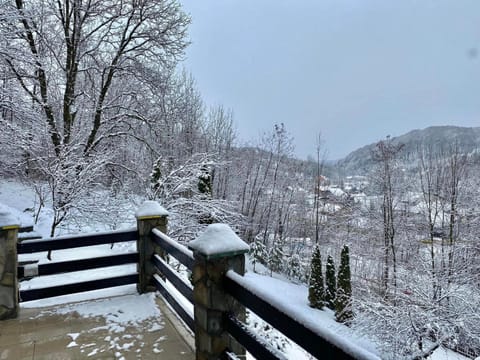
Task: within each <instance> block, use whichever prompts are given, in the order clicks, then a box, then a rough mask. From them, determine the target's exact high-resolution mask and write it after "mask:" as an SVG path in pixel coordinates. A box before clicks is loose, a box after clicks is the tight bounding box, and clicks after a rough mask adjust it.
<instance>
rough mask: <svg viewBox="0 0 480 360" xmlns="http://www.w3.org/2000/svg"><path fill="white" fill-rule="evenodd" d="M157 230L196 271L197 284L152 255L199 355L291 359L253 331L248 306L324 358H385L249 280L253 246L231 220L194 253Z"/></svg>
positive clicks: (160, 284)
mask: <svg viewBox="0 0 480 360" xmlns="http://www.w3.org/2000/svg"><path fill="white" fill-rule="evenodd" d="M151 235H152V241H153V242H155V243H156V244H157V245H158V246H159V247H160V248H161V249H162V251H165V252H166V253H168V254H170V255H172V256H173V257H175V258H176V259H177V260H178V261H179V262H180V263H181V264H183V265H184V266H185V267H186V268H187V269H189V270H192V272H193V273H192V277H191V280H192V283H193V284H194V286H193V289H192V287H191V285H190V284H188V283H187V282H186V281H185V280H183V279H181V278H180V277H179V275H178V273H176V272H175V271H174V270H173V269H172V268H171V267H170V265H169V264H168V263H167V262H166V261H165V260H164V258H165V256H164V258H162V256H159V255H158V254H157V255H154V256H153V258H152V262H153V263H154V264H155V266H156V267H157V269H158V270H159V271H160V274H157V275H155V276H154V283H155V285H156V287H157V290H159V291H160V292H161V293H162V295H163V296H164V298H165V299H166V300H167V301H168V302H169V303H170V305H171V306H172V308H173V309H174V310H175V311H176V312H177V313H178V315H179V316H180V318H181V319H182V320H183V321H184V322H185V323H186V324H187V326H188V327H189V328H190V329H191V330H192V331H194V333H195V344H196V353H197V359H207V358H235V356H238V355H244V354H245V349H246V350H247V351H248V352H249V353H250V354H251V355H253V356H254V357H255V358H257V359H262V360H263V359H266V360H269V359H285V356H284V355H283V354H282V353H281V352H279V351H278V350H277V349H274V348H272V347H270V346H269V345H268V344H267V343H265V342H264V341H262V339H261V338H259V337H258V336H257V335H256V334H254V333H252V332H251V331H249V330H248V328H247V326H246V324H245V308H248V309H250V310H252V311H253V312H255V313H256V314H257V315H258V316H260V317H261V318H262V319H263V320H265V321H266V322H268V323H269V324H270V325H272V326H273V327H275V328H276V329H277V330H279V331H280V332H282V333H283V334H284V335H285V336H287V337H288V338H290V339H291V340H293V341H294V342H296V343H297V344H298V345H299V346H301V347H302V348H303V349H305V350H306V351H307V352H308V353H310V354H311V355H313V356H315V357H317V358H319V359H320V358H321V359H362V360H379V358H378V357H377V356H376V355H374V354H371V353H370V352H368V351H366V350H365V349H363V348H360V347H358V346H357V345H355V344H352V343H350V342H349V341H348V340H347V339H343V338H341V337H340V336H339V335H336V334H334V333H332V332H330V331H328V330H325V329H322V327H321V326H320V327H319V326H315V324H311V323H310V322H309V321H308V319H304V318H302V317H301V316H299V315H298V314H292V313H291V311H289V309H288V307H285V306H282V304H281V303H280V302H278V301H275V299H274V298H268V296H265V294H263V291H262V289H261V285H256V284H252V283H251V282H249V281H247V278H245V277H243V273H244V270H245V255H244V253H245V252H246V251H248V245H247V244H245V243H244V242H243V241H242V240H240V239H239V238H238V236H237V235H235V233H234V232H233V231H232V230H231V229H230V228H229V227H228V226H227V225H223V224H214V225H210V226H209V227H208V228H207V230H206V231H205V232H204V233H202V234H201V235H200V236H199V237H198V238H197V239H196V240H194V241H192V242H190V244H189V248H190V249H191V250H193V252H192V251H190V250H189V249H187V248H186V247H185V246H182V245H180V244H178V243H177V242H176V241H174V240H173V239H171V238H169V237H168V236H167V235H165V234H164V233H162V232H160V231H158V230H155V229H154V230H153V231H152V234H151ZM164 255H165V254H164ZM166 281H168V282H170V283H171V284H172V285H173V286H175V287H176V288H177V290H178V292H179V293H181V294H182V295H183V296H184V297H185V298H186V300H188V301H189V302H190V303H192V305H193V308H194V314H195V315H194V316H192V314H191V311H189V310H188V309H187V308H186V307H185V306H184V304H183V303H182V301H180V300H179V298H178V296H176V295H173V294H172V292H171V290H170V289H169V287H168V286H167V283H166ZM233 354H234V355H233Z"/></svg>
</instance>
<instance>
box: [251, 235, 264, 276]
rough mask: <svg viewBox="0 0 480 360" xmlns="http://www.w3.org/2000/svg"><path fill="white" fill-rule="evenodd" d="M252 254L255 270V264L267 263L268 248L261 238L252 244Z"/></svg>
mask: <svg viewBox="0 0 480 360" xmlns="http://www.w3.org/2000/svg"><path fill="white" fill-rule="evenodd" d="M250 255H251V259H252V264H253V271H254V272H255V271H256V269H255V266H256V264H257V263H260V264H265V263H266V262H267V261H266V259H267V257H268V255H267V248H266V247H265V245H264V244H263V242H261V241H260V240H255V241H254V242H253V243H251V244H250Z"/></svg>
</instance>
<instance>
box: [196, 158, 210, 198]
mask: <svg viewBox="0 0 480 360" xmlns="http://www.w3.org/2000/svg"><path fill="white" fill-rule="evenodd" d="M198 191H199V192H200V193H201V194H204V195H206V196H209V197H210V196H212V174H211V172H210V169H209V168H208V166H205V165H204V166H202V167H201V169H200V175H199V176H198Z"/></svg>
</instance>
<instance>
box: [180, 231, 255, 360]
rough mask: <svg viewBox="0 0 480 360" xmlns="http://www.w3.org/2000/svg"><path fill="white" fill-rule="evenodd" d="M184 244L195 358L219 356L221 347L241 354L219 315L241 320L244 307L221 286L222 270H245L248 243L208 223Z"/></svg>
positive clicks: (243, 314)
mask: <svg viewBox="0 0 480 360" xmlns="http://www.w3.org/2000/svg"><path fill="white" fill-rule="evenodd" d="M188 247H189V248H190V249H191V250H193V253H194V257H195V264H194V267H193V276H192V282H193V286H194V288H193V299H194V316H195V347H196V359H197V360H207V359H209V360H213V359H220V358H221V356H222V354H223V353H224V351H225V350H229V351H232V352H234V353H235V354H237V355H245V350H244V349H243V348H242V346H240V344H238V343H237V342H236V341H235V340H234V339H233V338H232V337H231V336H229V335H228V333H227V332H226V331H225V327H224V324H223V316H224V314H226V313H233V314H235V315H236V316H237V317H238V318H239V319H240V320H243V321H244V320H245V308H244V307H243V306H242V305H241V304H239V303H238V302H237V301H236V300H235V299H234V298H233V297H231V296H230V295H228V294H227V293H226V292H225V290H224V288H223V279H224V277H225V273H226V272H227V271H228V270H230V269H232V270H234V271H236V272H237V273H239V274H241V275H243V274H244V273H245V253H246V252H247V251H248V250H249V246H248V245H247V244H246V243H245V242H243V241H242V240H241V239H240V238H239V237H238V236H237V235H236V234H235V233H234V232H233V231H232V229H231V228H230V227H229V226H228V225H225V224H212V225H209V226H208V227H207V229H206V230H205V232H203V233H202V234H201V235H200V236H199V237H198V238H197V239H195V240H193V241H191V242H190V243H189V244H188Z"/></svg>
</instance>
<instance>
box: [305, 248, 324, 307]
mask: <svg viewBox="0 0 480 360" xmlns="http://www.w3.org/2000/svg"><path fill="white" fill-rule="evenodd" d="M310 269H311V272H310V284H309V287H308V302H309V305H310V306H311V307H313V308H317V309H321V308H322V307H323V301H324V287H323V276H322V259H321V256H320V249H319V248H318V246H315V249H314V251H313V256H312V263H311V266H310Z"/></svg>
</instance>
